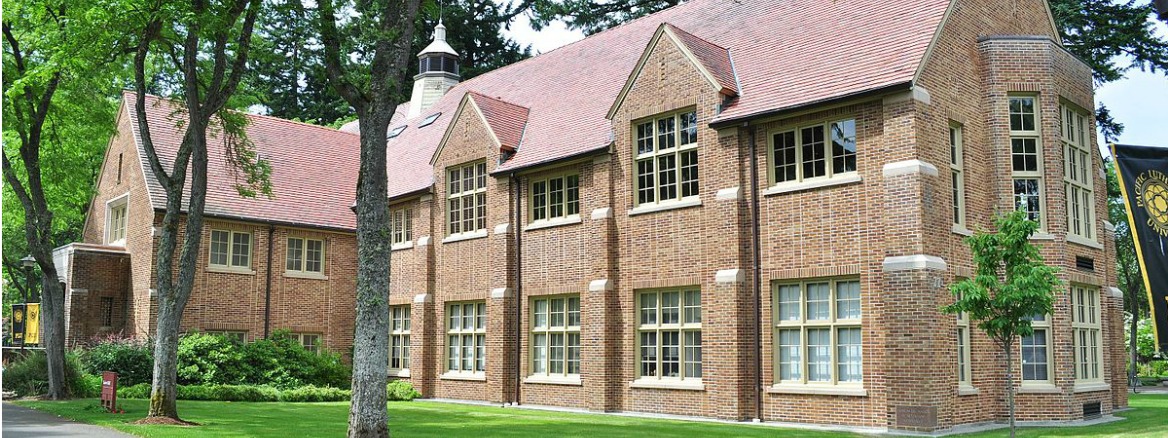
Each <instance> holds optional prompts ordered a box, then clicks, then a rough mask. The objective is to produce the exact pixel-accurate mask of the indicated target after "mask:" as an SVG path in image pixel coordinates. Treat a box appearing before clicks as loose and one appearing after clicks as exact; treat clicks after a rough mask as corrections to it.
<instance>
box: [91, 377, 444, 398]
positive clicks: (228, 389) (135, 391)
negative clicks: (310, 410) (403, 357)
mask: <svg viewBox="0 0 1168 438" xmlns="http://www.w3.org/2000/svg"><path fill="white" fill-rule="evenodd" d="M100 384H101V382H100V379H99V381H98V385H99V389H100ZM350 395H351V392H350V391H349V390H347V389H340V388H333V387H318V386H312V385H307V386H301V387H298V388H291V389H283V390H281V389H277V388H274V387H271V386H256V385H179V386H178V399H179V400H217V401H244V402H276V401H280V402H291V403H306V402H335V401H348V400H349V398H350ZM420 395H421V394H420V393H418V391H417V390H415V389H414V386H413V385H411V384H410V382H406V381H401V380H397V381H393V382H390V383H389V384H388V385H386V398H387V399H388V400H390V401H409V400H413V399H415V398H417V397H419V396H420ZM118 398H127V399H149V398H150V384H149V383H139V384H137V385H132V386H125V387H121V388H118Z"/></svg>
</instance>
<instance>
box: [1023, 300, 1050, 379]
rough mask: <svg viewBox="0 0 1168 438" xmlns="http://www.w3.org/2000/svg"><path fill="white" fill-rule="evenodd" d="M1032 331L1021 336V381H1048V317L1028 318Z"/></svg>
mask: <svg viewBox="0 0 1168 438" xmlns="http://www.w3.org/2000/svg"><path fill="white" fill-rule="evenodd" d="M1030 325H1031V326H1032V327H1033V328H1034V333H1032V334H1030V335H1029V336H1023V337H1022V343H1021V349H1022V383H1027V382H1034V383H1045V382H1049V381H1050V377H1051V376H1050V362H1051V360H1050V354H1051V351H1050V318H1049V317H1047V316H1046V315H1036V316H1033V317H1031V318H1030Z"/></svg>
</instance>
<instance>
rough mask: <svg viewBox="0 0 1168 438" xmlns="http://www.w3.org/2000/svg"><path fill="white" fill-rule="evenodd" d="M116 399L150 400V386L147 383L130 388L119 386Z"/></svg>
mask: <svg viewBox="0 0 1168 438" xmlns="http://www.w3.org/2000/svg"><path fill="white" fill-rule="evenodd" d="M179 392H180V393H181V392H182V391H179ZM118 398H138V399H149V398H150V384H149V383H139V384H137V385H132V386H120V387H118Z"/></svg>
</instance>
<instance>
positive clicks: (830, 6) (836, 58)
mask: <svg viewBox="0 0 1168 438" xmlns="http://www.w3.org/2000/svg"><path fill="white" fill-rule="evenodd" d="M949 3H950V1H949V0H848V1H839V0H787V1H782V2H774V1H763V0H739V1H730V0H690V1H688V2H685V3H683V4H681V5H678V6H676V7H673V8H669V9H666V10H664V11H661V12H658V13H655V14H652V15H649V16H646V17H643V18H640V19H637V20H633V21H630V22H628V23H625V24H623V25H620V26H617V27H614V28H612V29H609V30H606V31H604V32H600V33H597V34H595V35H592V36H590V37H588V38H585V39H583V40H581V41H577V42H575V43H572V44H568V45H566V46H563V47H560V48H558V49H556V50H553V51H551V52H548V53H545V54H542V55H539V56H536V57H534V58H530V59H527V60H524V61H520V62H517V63H515V64H512V65H509V66H506V67H502V68H499V69H497V70H494V71H491V72H487V73H484V74H482V75H479V76H476V77H475V78H473V79H470V80H467V81H465V82H463V83H460V84H458V85H457V86H455V87H454V88H452V89H451V90H450V91H448V92H447V93H446V95H445V96H443V97H442V99H440V100H439V101H438V102H436V103H435V104H434V106H433V107H432V108H430V109H429V110H428V111H423V112H422V113H421V114H420V115H419V116H417V117H414V118H411V119H406V120H395V121H394V123H392V124H391V125H390V129H394V128H396V127H398V126H401V125H410V126H409V127H408V128H406V129H405V130H404V131H403V132H402V133H401V135H399V136H398V137H396V138H394V139H391V140H390V141H389V145H388V149H387V153H388V154H389V155H390V160H391V162H393V163H395V166H394V168H393V169H391V170H390V177H389V178H390V181H389V184H390V186H389V193H390V196H391V197H392V196H401V195H404V194H407V193H414V192H418V191H420V190H426V189H428V188H430V187H431V186H432V180H433V169H432V168H431V167H430V164H429V161H430V160H429V159H430V157H432V156H433V153H434V151H435V149H436V148H437V146H438V144H439V142H440V141H441V139H442V134H443V132H445V130H446V124H447V123H449V122H450V120H451V119H450V118H449V117H448V115H449V114H452V113H453V112H454V111H455V110H456V109H457V107H458V106H459V103H460V102H461V101H462V99H463V96H464V95H465V94H466V93H467V92H475V93H479V94H481V95H483V96H490V97H491V98H493V99H498V100H502V101H505V102H509V103H511V104H513V105H516V106H521V107H524V108H527V109H528V110H529V112H528V117H527V125H526V128H525V129H524V131H523V138H522V144H521V145H520V146H519V147H518V148H517V150H516V151H515V154H514V155H512V156H511V157H510V158H508V159H507V161H505V162H503V163H502V164H500V166H499V167H498V168H497V169H496V172H506V171H511V170H517V169H522V168H526V167H530V166H536V165H540V164H544V163H549V162H553V161H556V160H560V159H563V158H565V157H570V156H576V155H580V154H585V153H589V152H592V151H597V150H600V149H604V148H607V147H608V146H609V145H610V144H611V143H612V138H613V133H612V124H611V122H610V121H609V120H608V119H607V118H606V116H607V114H608V111H609V109H610V108H611V106H612V105H613V103H614V102H615V101H616V99H617V97H618V95H619V94H620V92H621V89H622V87H624V85H625V83H626V82H627V79H628V78H629V75H630V73H631V72H632V71H633V69H634V68H635V66H636V64H637V63H638V60H639V58H640V56H641V54H642V53H643V52H644V49H645V47H646V46H647V44H648V43H649V41H650V39H651V38H653V37H654V35H655V33H656V31H657V30H658V28H659V27H661V26H662V25H663V24H665V23H669V25H671V26H672V27H671V28H670V31H671V32H673V33H674V34H676V35H677V36H678V39H680V40H683V42H684V45H685V47H686V48H687V49H688V50H690V51H691V52H693V54H694V56H695V58H698V59H699V61H700V64H701V65H703V66H704V67H705V68H706V69H708V70H709V71H710V74H711V75H712V76H714V77H715V78H716V82H717V83H719V84H722V85H728V84H730V83H731V80H730V79H729V78H730V77H735V78H736V79H737V80H736V81H733V83H734V85H735V89H736V90H735V91H736V92H737V94H738V97H737V98H735V99H732V100H731V101H730V102H729V104H728V105H727V106H726V107H725V108H723V111H722V113H720V114H719V115H718V116H716V117H715V118H714V119H712V120H702V121H701V123H723V122H731V121H736V120H739V119H744V118H750V117H753V116H758V115H762V114H766V113H769V112H773V111H778V110H783V109H790V108H796V107H800V106H805V105H810V104H814V103H817V102H823V101H828V100H831V99H837V98H843V97H847V96H852V95H857V94H861V93H864V92H868V91H872V90H877V89H882V88H886V87H890V86H901V85H907V84H909V83H911V81H912V80H913V77H914V74H915V73H916V70H917V67H918V66H919V65H920V64H921V62H922V60H923V57H924V54H925V52H926V50H927V48H928V46H929V43H930V41H931V40H932V37H933V35H934V34H935V33H936V32H937V29H938V27H939V25H940V23H941V20H942V18H943V16H944V14H945V11H946V9H947V7H948V6H949ZM674 29H676V30H674ZM682 29H684V31H683V30H682ZM683 35H688V36H683ZM721 49H725V50H726V52H727V54H726V55H725V58H723V55H722V54H721ZM730 54H732V55H733V57H732V58H731V56H730ZM731 60H732V64H731ZM728 64H729V65H728ZM436 112H441V113H442V114H443V115H442V116H441V117H439V118H438V120H437V121H435V122H434V124H433V125H431V126H428V127H425V128H421V129H417V128H416V125H417V121H418V120H421V119H422V118H424V117H426V116H429V115H431V114H433V113H436Z"/></svg>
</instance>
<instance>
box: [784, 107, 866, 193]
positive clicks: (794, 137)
mask: <svg viewBox="0 0 1168 438" xmlns="http://www.w3.org/2000/svg"><path fill="white" fill-rule="evenodd" d="M849 123H850V126H851V128H852V132H851V134H852V136H851V143H852V148H853V149H856V150H854V151H853V152H852V154H850V155H851V157H852V166H853V167H854V168H853V169H852V170H846V168H847V159H846V155H847V154H845V155H841V157H844V158H845V159H844V167H845V170H844V171H842V172H836V171H835V159H836V158H837V157H836V156H835V154H834V153H833V152H834V149H835V148H834V147H833V144H834V141H833V138H834V134H835V130H833V129H832V127H833V126H835V125H841V126H845V127H846V126H848V124H849ZM815 128H820V129H822V130H823V153H824V155H823V163H824V164H823V166H824V174H823V175H819V176H807V175H806V171H805V169H804V168H803V167H804V165H806V164H807V163H808V162H810V161H808V160H805V158H806V157H805V156H804V151H803V148H804V145H803V135H802V134H803V131H804V130H806V129H815ZM857 131H858V126H857V124H856V119H855V118H854V117H847V118H839V119H833V120H825V121H821V122H817V123H809V124H805V125H800V126H795V127H788V128H783V129H776V130H772V131H769V132H767V181H768V183H769V185H770V186H771V187H780V188H781V187H785V186H793V185H804V184H814V183H816V182H828V181H832V180H833V179H840V178H845V179H849V180H850V179H851V178H853V177H856V176H858V172H859V170H858V169H859V150H858V145H857V142H858V139H859V134H858V133H857ZM788 134H789V135H791V141H792V142H793V143H792V147H793V148H794V152H795V157H794V161H793V162H791V163H786V162H784V164H783V167H784V168H786V167H789V166H793V167H794V171H795V175H794V178H793V179H786V178H787V176H786V171H784V176H783V181H779V175H778V170H777V169H776V167H778V165H779V156H778V155H777V154H778V152H779V151H778V149H777V147H778V145H777V143H778V142H776V141H775V140H776V137H778V136H786V135H788ZM847 138H848V137H847V131H846V130H845V131H844V135H843V140H844V141H845V142H846V140H847ZM784 141H785V140H784ZM845 148H846V147H845ZM784 149H785V148H784ZM784 160H785V158H784ZM812 161H819V160H812Z"/></svg>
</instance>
